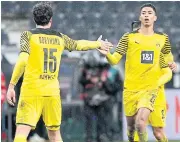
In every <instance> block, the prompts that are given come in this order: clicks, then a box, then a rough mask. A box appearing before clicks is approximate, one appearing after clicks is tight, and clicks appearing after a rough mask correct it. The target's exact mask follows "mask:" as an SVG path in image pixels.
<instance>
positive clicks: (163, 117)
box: [161, 109, 165, 119]
mask: <svg viewBox="0 0 180 142" xmlns="http://www.w3.org/2000/svg"><path fill="white" fill-rule="evenodd" d="M161 114H162V119H165V111H164V109H163V110H161Z"/></svg>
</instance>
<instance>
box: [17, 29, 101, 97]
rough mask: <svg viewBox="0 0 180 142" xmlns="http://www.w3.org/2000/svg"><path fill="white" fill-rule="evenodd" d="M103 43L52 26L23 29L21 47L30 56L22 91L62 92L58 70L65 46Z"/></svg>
mask: <svg viewBox="0 0 180 142" xmlns="http://www.w3.org/2000/svg"><path fill="white" fill-rule="evenodd" d="M100 45H101V43H100V42H99V41H86V40H77V41H76V40H73V39H71V38H69V37H68V36H66V35H64V34H62V33H60V32H57V31H54V30H51V29H42V28H35V29H32V30H29V31H25V32H23V33H22V34H21V38H20V46H21V49H20V51H21V52H27V53H28V54H29V57H28V61H27V65H26V67H25V72H24V80H23V83H22V87H21V95H22V96H52V95H59V94H60V90H59V88H60V86H59V81H58V73H59V66H60V61H61V55H62V52H63V50H65V49H67V50H69V51H72V50H88V49H95V48H98V47H100Z"/></svg>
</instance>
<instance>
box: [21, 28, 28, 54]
mask: <svg viewBox="0 0 180 142" xmlns="http://www.w3.org/2000/svg"><path fill="white" fill-rule="evenodd" d="M20 52H26V53H28V54H30V45H29V32H28V31H24V32H23V33H22V34H21V37H20Z"/></svg>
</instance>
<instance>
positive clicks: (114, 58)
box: [107, 31, 171, 91]
mask: <svg viewBox="0 0 180 142" xmlns="http://www.w3.org/2000/svg"><path fill="white" fill-rule="evenodd" d="M160 53H162V54H163V56H164V58H166V56H167V55H169V54H171V46H170V42H169V39H168V36H167V35H166V34H162V33H154V34H153V35H151V36H146V35H143V34H141V33H139V32H138V31H133V32H131V33H126V34H124V35H123V37H122V38H121V39H120V41H119V43H118V46H117V48H116V51H115V53H114V54H113V55H111V54H108V55H107V59H108V61H109V62H110V63H111V62H112V63H113V64H116V63H118V62H119V61H120V59H121V57H122V56H123V55H124V54H126V63H125V81H124V89H127V90H130V91H139V90H144V89H146V90H152V89H157V86H158V79H159V69H160V68H159V64H160V65H161V66H165V65H163V64H164V63H163V62H162V60H161V59H160Z"/></svg>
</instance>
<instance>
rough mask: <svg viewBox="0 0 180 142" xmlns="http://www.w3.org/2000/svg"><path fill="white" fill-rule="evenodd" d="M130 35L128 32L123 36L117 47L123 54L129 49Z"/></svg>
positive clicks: (117, 50) (118, 51)
mask: <svg viewBox="0 0 180 142" xmlns="http://www.w3.org/2000/svg"><path fill="white" fill-rule="evenodd" d="M128 36H129V33H126V34H124V35H123V36H122V38H121V39H120V40H119V43H118V45H117V47H116V52H117V53H119V54H121V55H124V54H126V52H127V49H128V40H129V39H128Z"/></svg>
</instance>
